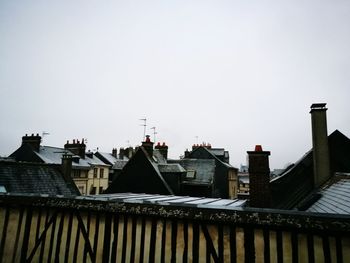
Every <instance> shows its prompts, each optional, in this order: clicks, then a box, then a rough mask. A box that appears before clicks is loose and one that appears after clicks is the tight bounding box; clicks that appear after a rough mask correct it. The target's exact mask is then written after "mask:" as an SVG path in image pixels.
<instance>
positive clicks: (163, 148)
mask: <svg viewBox="0 0 350 263" xmlns="http://www.w3.org/2000/svg"><path fill="white" fill-rule="evenodd" d="M154 148H155V149H158V150H159V152H160V153H161V154H162V155H163V157H164V159H165V160H167V159H168V146H167V145H166V144H165V142H163V144H160V143H159V142H158V144H157V145H156V146H155V147H154Z"/></svg>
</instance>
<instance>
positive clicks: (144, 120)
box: [140, 118, 147, 141]
mask: <svg viewBox="0 0 350 263" xmlns="http://www.w3.org/2000/svg"><path fill="white" fill-rule="evenodd" d="M140 121H143V124H141V126H143V137H142V141H144V139H145V137H146V127H147V119H146V118H143V119H140Z"/></svg>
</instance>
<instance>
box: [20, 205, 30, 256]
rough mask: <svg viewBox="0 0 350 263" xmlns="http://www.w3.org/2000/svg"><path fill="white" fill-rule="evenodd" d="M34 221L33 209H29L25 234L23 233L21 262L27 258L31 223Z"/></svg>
mask: <svg viewBox="0 0 350 263" xmlns="http://www.w3.org/2000/svg"><path fill="white" fill-rule="evenodd" d="M31 223H32V210H31V209H28V210H27V214H26V223H25V226H24V235H23V243H22V244H23V245H22V248H21V251H22V253H21V262H24V261H26V259H27V251H28V245H29V244H28V242H29V235H30V225H31Z"/></svg>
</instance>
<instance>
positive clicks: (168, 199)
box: [78, 193, 246, 209]
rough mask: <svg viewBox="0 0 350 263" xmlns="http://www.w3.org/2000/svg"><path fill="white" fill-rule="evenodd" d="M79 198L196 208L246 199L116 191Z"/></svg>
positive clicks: (235, 204) (233, 204)
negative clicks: (115, 192) (114, 192)
mask: <svg viewBox="0 0 350 263" xmlns="http://www.w3.org/2000/svg"><path fill="white" fill-rule="evenodd" d="M78 198H79V199H84V200H100V201H115V202H122V203H133V204H135V203H136V204H157V205H162V206H164V205H169V206H171V205H180V206H188V207H198V208H214V209H215V208H223V207H225V208H234V207H243V206H245V204H246V200H238V199H221V198H205V197H190V196H176V195H158V194H134V193H117V194H101V195H93V196H80V197H78Z"/></svg>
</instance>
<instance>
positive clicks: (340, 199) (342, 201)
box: [306, 174, 350, 214]
mask: <svg viewBox="0 0 350 263" xmlns="http://www.w3.org/2000/svg"><path fill="white" fill-rule="evenodd" d="M318 195H319V196H318V200H317V201H315V202H314V203H313V204H312V205H311V206H310V207H309V208H308V209H307V210H306V211H307V212H316V213H332V214H350V174H339V175H336V176H334V178H332V179H331V180H330V181H329V182H327V183H326V184H325V185H324V186H323V189H321V190H320V191H319V192H318Z"/></svg>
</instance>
